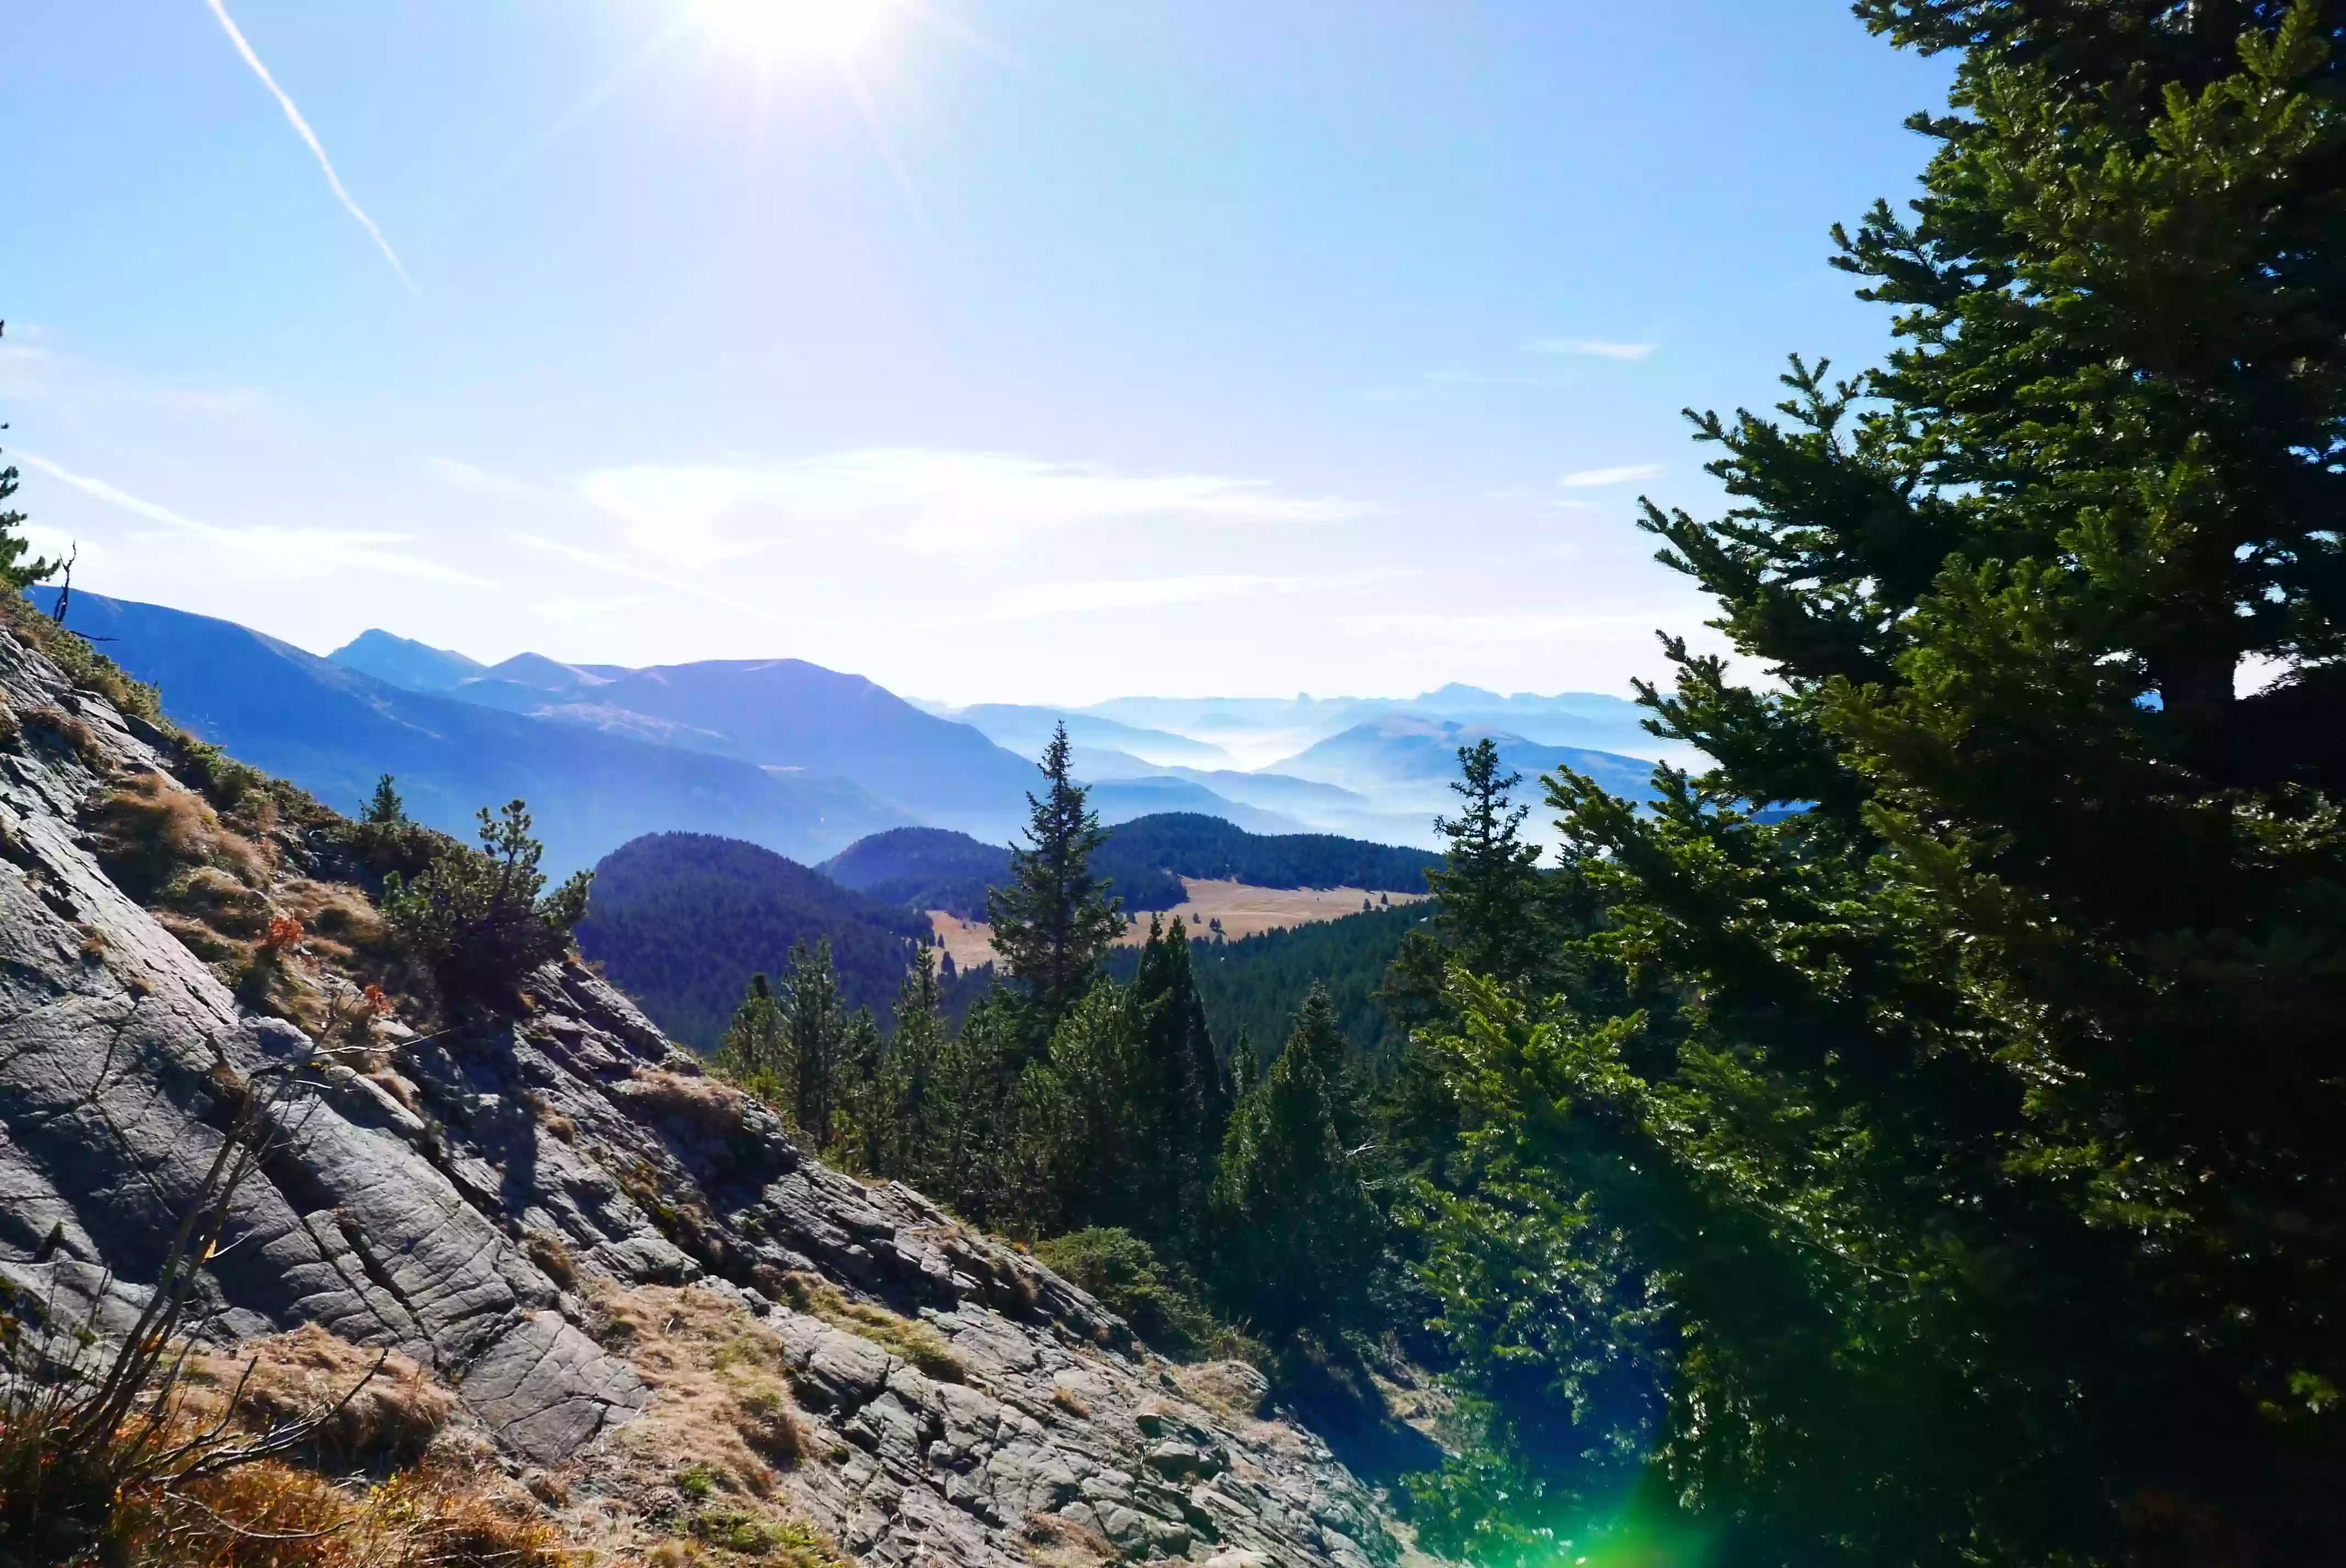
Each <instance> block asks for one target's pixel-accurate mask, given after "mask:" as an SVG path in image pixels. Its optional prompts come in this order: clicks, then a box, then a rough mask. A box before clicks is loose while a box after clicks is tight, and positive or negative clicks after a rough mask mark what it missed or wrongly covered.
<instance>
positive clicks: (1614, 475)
mask: <svg viewBox="0 0 2346 1568" xmlns="http://www.w3.org/2000/svg"><path fill="white" fill-rule="evenodd" d="M1661 471H1662V465H1661V464H1660V463H1624V464H1622V465H1621V466H1620V467H1618V468H1582V469H1577V470H1575V471H1574V472H1573V473H1567V474H1566V475H1565V476H1564V477H1563V478H1561V479H1559V480H1557V481H1556V483H1557V484H1561V485H1563V486H1564V487H1565V488H1566V490H1595V489H1598V488H1601V487H1602V486H1604V485H1607V484H1634V483H1636V482H1637V480H1640V479H1651V478H1653V477H1654V476H1655V475H1656V474H1658V473H1661Z"/></svg>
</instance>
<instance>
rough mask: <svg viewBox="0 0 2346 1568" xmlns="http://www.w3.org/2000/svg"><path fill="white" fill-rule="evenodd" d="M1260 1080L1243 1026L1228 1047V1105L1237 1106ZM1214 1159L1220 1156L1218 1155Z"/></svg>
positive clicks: (1251, 1040) (1250, 1040)
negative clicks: (1236, 1037)
mask: <svg viewBox="0 0 2346 1568" xmlns="http://www.w3.org/2000/svg"><path fill="white" fill-rule="evenodd" d="M1261 1078H1262V1068H1261V1065H1260V1062H1259V1061H1258V1060H1257V1058H1256V1055H1255V1049H1254V1035H1253V1034H1252V1033H1250V1032H1249V1031H1248V1030H1247V1028H1246V1026H1245V1025H1244V1024H1240V1025H1239V1037H1238V1039H1237V1040H1236V1041H1235V1042H1234V1043H1232V1044H1231V1046H1230V1073H1229V1084H1228V1087H1227V1089H1226V1091H1225V1092H1226V1094H1227V1095H1229V1103H1230V1104H1231V1105H1237V1104H1238V1103H1239V1101H1240V1100H1243V1099H1245V1098H1246V1095H1247V1091H1248V1090H1250V1089H1251V1088H1253V1087H1254V1086H1255V1084H1258V1083H1260V1081H1261ZM1216 1157H1217V1158H1218V1159H1219V1157H1220V1156H1219V1153H1218V1154H1217V1156H1216Z"/></svg>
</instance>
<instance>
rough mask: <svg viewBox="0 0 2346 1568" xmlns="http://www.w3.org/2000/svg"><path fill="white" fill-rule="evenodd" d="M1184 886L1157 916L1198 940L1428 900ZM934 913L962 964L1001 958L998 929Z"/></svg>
mask: <svg viewBox="0 0 2346 1568" xmlns="http://www.w3.org/2000/svg"><path fill="white" fill-rule="evenodd" d="M1181 884H1182V886H1183V887H1185V888H1187V889H1188V894H1189V896H1188V898H1187V899H1186V900H1184V901H1182V902H1181V904H1180V905H1179V906H1178V908H1174V909H1169V910H1166V911H1162V912H1161V913H1160V914H1159V915H1158V917H1157V918H1158V919H1159V920H1162V921H1168V922H1170V921H1173V920H1174V919H1176V918H1177V917H1178V919H1179V920H1180V921H1181V922H1182V923H1183V924H1184V925H1186V926H1187V927H1188V930H1189V935H1190V937H1191V938H1192V939H1193V940H1197V941H1209V940H1211V935H1212V932H1211V927H1210V923H1209V922H1211V921H1217V920H1219V921H1221V922H1222V935H1224V936H1226V937H1228V938H1229V940H1230V941H1232V942H1237V941H1239V940H1240V939H1241V938H1244V937H1250V936H1260V935H1261V934H1262V933H1263V932H1269V931H1286V930H1289V929H1290V928H1291V927H1294V926H1299V925H1311V924H1313V923H1314V922H1316V921H1331V920H1341V919H1343V918H1344V917H1345V916H1346V915H1355V914H1359V913H1360V912H1361V906H1362V901H1367V902H1368V903H1370V904H1372V905H1374V906H1375V907H1377V908H1380V909H1382V908H1383V907H1384V904H1385V902H1386V901H1390V902H1392V903H1396V904H1413V903H1420V902H1423V901H1424V899H1425V898H1426V896H1427V895H1425V894H1424V893H1389V892H1370V891H1364V890H1362V889H1360V888H1259V887H1255V886H1253V885H1252V884H1251V883H1248V882H1229V881H1208V880H1206V879H1204V878H1201V877H1184V878H1182V879H1181ZM928 913H929V926H930V929H931V930H932V931H933V932H935V933H936V938H937V940H938V942H942V943H943V946H944V950H945V951H946V952H949V953H951V954H953V961H954V963H955V964H956V965H958V966H959V967H961V968H963V969H968V968H970V967H972V966H974V965H976V964H981V963H992V962H994V959H995V958H996V956H997V955H996V954H995V952H994V928H993V927H992V926H989V925H987V924H986V923H985V922H984V921H967V920H963V919H961V918H959V917H958V916H955V915H950V914H947V913H946V912H945V911H943V910H931V911H928ZM1120 940H1121V942H1122V944H1123V945H1125V946H1127V947H1132V946H1137V945H1138V944H1139V943H1141V942H1147V941H1148V921H1134V922H1133V923H1132V924H1131V925H1130V926H1128V927H1127V928H1126V930H1125V933H1124V935H1123V937H1122V938H1121V939H1120Z"/></svg>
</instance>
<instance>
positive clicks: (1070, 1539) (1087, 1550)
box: [1023, 1513, 1119, 1568]
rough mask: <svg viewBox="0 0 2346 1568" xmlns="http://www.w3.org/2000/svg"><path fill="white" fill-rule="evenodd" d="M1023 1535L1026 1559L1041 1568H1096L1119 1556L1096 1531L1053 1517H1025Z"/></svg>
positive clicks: (1034, 1515) (1042, 1514)
mask: <svg viewBox="0 0 2346 1568" xmlns="http://www.w3.org/2000/svg"><path fill="white" fill-rule="evenodd" d="M1023 1533H1024V1534H1025V1538H1026V1540H1025V1545H1026V1556H1027V1559H1028V1560H1029V1561H1030V1562H1034V1563H1040V1564H1042V1565H1043V1568H1099V1565H1100V1564H1101V1563H1113V1562H1115V1561H1116V1560H1117V1556H1118V1555H1119V1553H1117V1549H1116V1548H1115V1547H1114V1546H1113V1545H1111V1544H1109V1543H1108V1539H1107V1537H1106V1536H1105V1535H1102V1534H1101V1533H1100V1532H1098V1531H1096V1530H1094V1529H1092V1528H1091V1527H1090V1526H1088V1525H1086V1524H1082V1523H1079V1522H1076V1521H1075V1520H1073V1519H1063V1518H1061V1517H1060V1516H1059V1515H1057V1514H1056V1513H1035V1514H1029V1515H1028V1516H1027V1519H1026V1528H1025V1532H1023Z"/></svg>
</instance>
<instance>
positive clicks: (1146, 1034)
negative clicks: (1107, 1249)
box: [1107, 916, 1229, 1259]
mask: <svg viewBox="0 0 2346 1568" xmlns="http://www.w3.org/2000/svg"><path fill="white" fill-rule="evenodd" d="M1132 1011H1133V1014H1134V1016H1135V1018H1136V1020H1137V1027H1138V1030H1139V1041H1138V1051H1139V1061H1138V1064H1137V1084H1135V1101H1134V1105H1133V1107H1132V1115H1131V1121H1132V1125H1131V1128H1130V1130H1129V1132H1128V1133H1127V1137H1128V1138H1129V1140H1130V1141H1131V1142H1132V1143H1133V1144H1134V1145H1135V1146H1136V1148H1137V1151H1138V1152H1140V1153H1141V1154H1142V1156H1143V1158H1144V1159H1145V1162H1146V1164H1147V1166H1148V1169H1149V1172H1150V1176H1149V1179H1148V1182H1147V1183H1146V1185H1145V1188H1144V1201H1143V1203H1142V1204H1141V1206H1140V1207H1139V1209H1138V1211H1137V1212H1136V1213H1135V1214H1134V1215H1133V1216H1132V1217H1130V1219H1129V1221H1119V1222H1107V1223H1121V1224H1123V1225H1124V1227H1125V1228H1127V1229H1129V1230H1131V1231H1132V1232H1133V1233H1134V1234H1135V1235H1137V1236H1139V1237H1141V1238H1142V1239H1144V1240H1146V1241H1148V1242H1149V1243H1150V1244H1151V1245H1152V1246H1154V1247H1156V1248H1157V1249H1158V1251H1160V1252H1162V1253H1164V1254H1166V1255H1168V1256H1169V1257H1180V1258H1193V1259H1194V1258H1196V1257H1199V1253H1200V1248H1201V1247H1203V1245H1204V1242H1205V1236H1206V1207H1207V1205H1206V1198H1207V1191H1208V1189H1209V1187H1211V1186H1212V1185H1213V1180H1214V1169H1215V1162H1216V1160H1217V1159H1218V1158H1219V1156H1220V1153H1221V1146H1222V1130H1223V1128H1224V1126H1225V1125H1227V1124H1228V1122H1229V1100H1228V1098H1227V1097H1226V1095H1225V1092H1224V1089H1223V1084H1222V1070H1221V1064H1220V1062H1219V1060H1218V1059H1217V1057H1216V1055H1215V1053H1214V1042H1213V1038H1212V1036H1211V1035H1210V1034H1209V1033H1208V1031H1207V1027H1206V1008H1205V1003H1203V1002H1202V1001H1200V1000H1199V995H1198V983H1197V976H1196V974H1195V972H1193V971H1192V970H1191V968H1190V965H1189V935H1188V930H1187V929H1186V928H1185V927H1184V926H1183V925H1182V923H1181V921H1180V919H1179V917H1178V916H1177V917H1175V919H1174V921H1173V923H1172V925H1171V927H1170V928H1169V929H1165V928H1160V926H1159V925H1158V921H1157V920H1156V918H1155V917H1154V916H1151V917H1150V919H1149V923H1148V943H1147V945H1146V946H1144V947H1143V948H1142V949H1141V954H1140V968H1139V971H1138V972H1137V974H1136V975H1135V976H1134V978H1133V983H1132Z"/></svg>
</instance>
